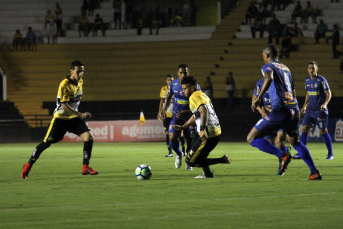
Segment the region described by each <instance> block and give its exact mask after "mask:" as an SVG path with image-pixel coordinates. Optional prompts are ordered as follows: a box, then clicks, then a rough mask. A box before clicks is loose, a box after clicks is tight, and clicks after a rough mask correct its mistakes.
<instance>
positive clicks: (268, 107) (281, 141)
mask: <svg viewBox="0 0 343 229" xmlns="http://www.w3.org/2000/svg"><path fill="white" fill-rule="evenodd" d="M263 81H264V78H262V79H260V80H259V81H257V83H256V87H255V90H254V93H253V95H252V100H251V101H252V102H253V101H255V100H256V98H257V96H258V95H259V94H260V91H261V89H262V85H263ZM256 110H257V111H258V112H259V113H260V114H261V116H262V118H264V117H266V116H267V115H268V114H270V112H271V111H272V104H271V102H270V98H269V92H268V91H266V93H264V95H263V96H262V100H261V103H260V104H259V106H257V107H256ZM264 138H265V139H266V140H268V141H269V142H270V143H272V144H273V145H274V146H276V147H278V148H279V149H281V150H284V151H285V152H290V151H291V149H292V147H291V146H290V145H289V146H286V133H285V132H284V131H283V130H282V129H281V130H278V132H277V133H274V134H272V135H267V136H265V137H264ZM280 164H281V159H279V168H278V170H277V172H276V175H277V176H280V174H279V171H280ZM282 175H283V174H282Z"/></svg>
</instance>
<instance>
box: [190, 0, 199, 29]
mask: <svg viewBox="0 0 343 229" xmlns="http://www.w3.org/2000/svg"><path fill="white" fill-rule="evenodd" d="M197 12H198V7H197V6H196V5H195V3H194V0H191V18H190V25H191V26H195V24H196V21H197Z"/></svg>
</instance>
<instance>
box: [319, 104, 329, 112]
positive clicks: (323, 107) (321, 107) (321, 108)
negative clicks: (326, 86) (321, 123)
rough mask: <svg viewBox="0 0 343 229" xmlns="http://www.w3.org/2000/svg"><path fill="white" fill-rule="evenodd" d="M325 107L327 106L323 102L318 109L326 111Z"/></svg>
mask: <svg viewBox="0 0 343 229" xmlns="http://www.w3.org/2000/svg"><path fill="white" fill-rule="evenodd" d="M327 108H328V107H327V106H326V105H325V104H323V105H321V106H320V110H321V111H326V109H327Z"/></svg>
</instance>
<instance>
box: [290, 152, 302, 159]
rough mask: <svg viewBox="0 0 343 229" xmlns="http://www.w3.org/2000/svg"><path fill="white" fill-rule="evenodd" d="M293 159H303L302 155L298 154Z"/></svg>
mask: <svg viewBox="0 0 343 229" xmlns="http://www.w3.org/2000/svg"><path fill="white" fill-rule="evenodd" d="M292 158H293V159H301V157H300V155H299V154H298V153H297V154H296V155H294V156H293V157H292Z"/></svg>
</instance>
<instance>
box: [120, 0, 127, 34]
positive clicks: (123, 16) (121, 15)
mask: <svg viewBox="0 0 343 229" xmlns="http://www.w3.org/2000/svg"><path fill="white" fill-rule="evenodd" d="M125 13H126V4H125V1H124V0H123V1H121V12H120V17H121V27H122V28H123V29H126V21H125V19H126V18H125Z"/></svg>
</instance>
